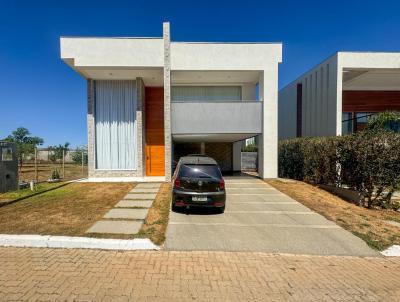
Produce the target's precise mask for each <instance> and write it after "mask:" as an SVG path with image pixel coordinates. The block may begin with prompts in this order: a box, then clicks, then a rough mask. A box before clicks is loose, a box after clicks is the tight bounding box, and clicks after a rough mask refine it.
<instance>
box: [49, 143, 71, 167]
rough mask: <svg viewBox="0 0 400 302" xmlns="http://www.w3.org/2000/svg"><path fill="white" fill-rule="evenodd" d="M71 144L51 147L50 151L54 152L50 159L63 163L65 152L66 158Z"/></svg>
mask: <svg viewBox="0 0 400 302" xmlns="http://www.w3.org/2000/svg"><path fill="white" fill-rule="evenodd" d="M69 145H70V144H69V143H68V142H66V143H65V144H64V145H61V144H60V145H58V146H49V151H51V152H52V154H51V155H50V156H49V159H50V160H51V161H52V162H56V161H57V160H59V161H61V160H62V159H63V152H64V156H65V155H66V154H67V151H68V150H69Z"/></svg>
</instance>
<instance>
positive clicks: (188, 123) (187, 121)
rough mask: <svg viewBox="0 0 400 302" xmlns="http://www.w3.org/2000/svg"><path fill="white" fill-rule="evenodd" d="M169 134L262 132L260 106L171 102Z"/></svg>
mask: <svg viewBox="0 0 400 302" xmlns="http://www.w3.org/2000/svg"><path fill="white" fill-rule="evenodd" d="M171 124H172V129H171V131H172V134H207V133H210V134H225V133H237V134H240V133H252V134H259V133H261V132H262V102H260V101H231V102H229V101H207V102H205V101H201V102H192V101H191V102H171Z"/></svg>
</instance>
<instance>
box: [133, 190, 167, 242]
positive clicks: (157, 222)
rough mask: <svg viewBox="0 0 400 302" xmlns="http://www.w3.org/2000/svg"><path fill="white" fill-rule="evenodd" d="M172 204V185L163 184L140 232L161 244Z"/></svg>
mask: <svg viewBox="0 0 400 302" xmlns="http://www.w3.org/2000/svg"><path fill="white" fill-rule="evenodd" d="M170 206H171V185H170V184H169V183H165V184H162V185H161V188H160V191H159V192H158V194H157V197H156V199H155V200H154V202H153V205H152V207H151V208H150V210H149V213H148V214H147V217H146V220H145V222H144V224H143V226H142V228H141V230H140V232H139V234H140V235H141V236H143V237H146V238H149V239H150V240H151V241H153V242H154V243H155V244H158V245H161V244H162V243H163V242H164V241H165V233H166V231H167V226H168V218H169V212H170Z"/></svg>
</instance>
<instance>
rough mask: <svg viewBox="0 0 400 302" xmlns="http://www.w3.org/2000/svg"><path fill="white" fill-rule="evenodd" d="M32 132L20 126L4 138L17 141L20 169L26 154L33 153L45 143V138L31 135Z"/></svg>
mask: <svg viewBox="0 0 400 302" xmlns="http://www.w3.org/2000/svg"><path fill="white" fill-rule="evenodd" d="M30 134H31V133H30V132H29V130H28V129H26V128H24V127H19V128H17V130H15V131H13V132H12V133H11V135H9V136H7V137H6V138H5V139H4V140H5V141H8V142H13V143H15V145H16V147H17V154H18V163H19V170H20V172H21V168H22V165H23V161H24V156H25V155H27V154H32V153H33V152H34V150H35V148H36V147H37V146H38V145H43V139H42V138H40V137H37V136H29V135H30Z"/></svg>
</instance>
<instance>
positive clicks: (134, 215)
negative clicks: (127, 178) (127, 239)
mask: <svg viewBox="0 0 400 302" xmlns="http://www.w3.org/2000/svg"><path fill="white" fill-rule="evenodd" d="M160 186H161V184H160V183H139V184H137V185H136V186H135V187H134V188H133V189H132V190H131V191H130V192H129V193H128V194H127V195H126V196H125V197H124V198H123V199H122V200H121V201H120V202H118V203H117V204H116V205H115V206H114V208H113V209H111V210H110V211H108V212H107V213H106V214H105V215H104V217H103V219H102V220H100V221H98V222H96V223H95V224H94V225H93V226H92V227H91V228H90V229H89V230H87V232H86V233H98V234H127V235H134V234H137V233H138V232H139V230H140V228H141V226H142V224H143V221H144V219H145V218H146V216H147V212H148V210H149V208H150V207H151V205H152V203H153V201H154V199H155V198H156V196H157V192H158V190H159V189H160Z"/></svg>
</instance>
